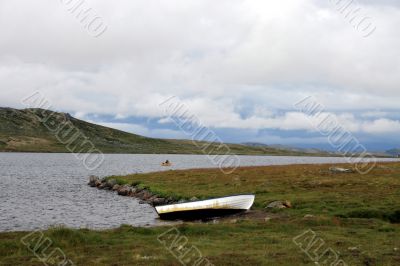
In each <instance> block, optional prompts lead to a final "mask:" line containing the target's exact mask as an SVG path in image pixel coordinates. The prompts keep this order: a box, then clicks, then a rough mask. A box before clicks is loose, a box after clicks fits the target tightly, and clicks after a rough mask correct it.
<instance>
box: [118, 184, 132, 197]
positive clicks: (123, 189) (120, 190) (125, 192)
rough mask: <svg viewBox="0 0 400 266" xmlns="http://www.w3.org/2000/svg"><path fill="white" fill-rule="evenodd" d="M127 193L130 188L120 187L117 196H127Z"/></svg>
mask: <svg viewBox="0 0 400 266" xmlns="http://www.w3.org/2000/svg"><path fill="white" fill-rule="evenodd" d="M129 192H130V188H129V186H126V185H125V186H122V187H120V188H119V189H118V195H121V196H128V194H129Z"/></svg>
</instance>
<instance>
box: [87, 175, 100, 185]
mask: <svg viewBox="0 0 400 266" xmlns="http://www.w3.org/2000/svg"><path fill="white" fill-rule="evenodd" d="M97 180H99V178H98V177H97V176H95V175H91V176H89V183H88V185H89V186H91V187H95V186H96V181H97Z"/></svg>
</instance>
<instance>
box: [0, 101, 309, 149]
mask: <svg viewBox="0 0 400 266" xmlns="http://www.w3.org/2000/svg"><path fill="white" fill-rule="evenodd" d="M47 117H51V119H50V120H48V122H47V123H46V124H47V125H49V126H50V128H52V129H57V128H63V130H60V131H59V132H58V134H57V136H59V138H57V137H56V134H55V133H54V132H52V131H51V130H49V129H48V128H47V127H46V126H45V124H44V123H43V122H42V120H43V119H44V118H47ZM66 123H67V125H68V126H65V125H66ZM63 126H64V127H63ZM75 133H80V135H79V137H78V138H77V139H76V140H75V143H65V142H64V143H63V142H62V141H60V136H61V140H63V139H65V140H68V139H72V138H71V137H72V136H74V134H75ZM85 138H87V139H88V140H90V141H91V142H92V143H93V144H94V146H95V147H96V148H97V149H99V150H100V151H102V152H103V153H128V154H129V153H135V154H138V153H141V154H153V153H158V154H162V153H164V154H203V151H202V150H201V149H200V148H199V147H198V145H205V144H206V143H205V142H196V144H197V145H195V144H194V143H193V142H192V141H190V140H168V139H154V138H148V137H143V136H139V135H135V134H131V133H127V132H123V131H120V130H116V129H112V128H108V127H104V126H100V125H96V124H92V123H88V122H85V121H82V120H79V119H76V118H74V117H72V116H70V115H69V114H65V113H54V112H52V111H49V110H42V109H23V110H17V109H12V108H0V151H9V152H70V149H68V148H67V147H66V146H67V145H68V144H69V145H70V146H71V147H72V146H74V145H79V144H80V143H79V142H84V141H85ZM227 145H228V146H229V148H230V150H231V153H233V154H240V155H309V154H307V153H304V152H298V151H287V150H282V149H276V148H271V147H252V146H248V145H240V144H227ZM78 147H79V146H78ZM215 147H217V146H216V144H211V145H210V146H209V148H208V149H207V150H212V148H215ZM215 150H217V149H215ZM213 153H214V152H213Z"/></svg>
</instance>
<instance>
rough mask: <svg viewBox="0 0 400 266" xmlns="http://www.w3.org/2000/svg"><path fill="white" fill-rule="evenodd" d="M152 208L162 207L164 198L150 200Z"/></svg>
mask: <svg viewBox="0 0 400 266" xmlns="http://www.w3.org/2000/svg"><path fill="white" fill-rule="evenodd" d="M152 202H153V205H154V206H158V205H163V204H165V203H166V201H165V199H164V198H155V199H153V200H152Z"/></svg>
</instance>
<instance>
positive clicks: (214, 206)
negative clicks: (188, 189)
mask: <svg viewBox="0 0 400 266" xmlns="http://www.w3.org/2000/svg"><path fill="white" fill-rule="evenodd" d="M253 203H254V195H236V196H228V197H222V198H215V199H209V200H202V201H194V202H185V203H179V204H172V205H165V206H157V207H155V208H156V211H157V213H158V215H159V216H160V219H163V220H199V219H209V218H213V217H222V216H227V215H232V214H236V213H240V212H244V211H247V210H248V209H250V207H251V206H252V205H253Z"/></svg>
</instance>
